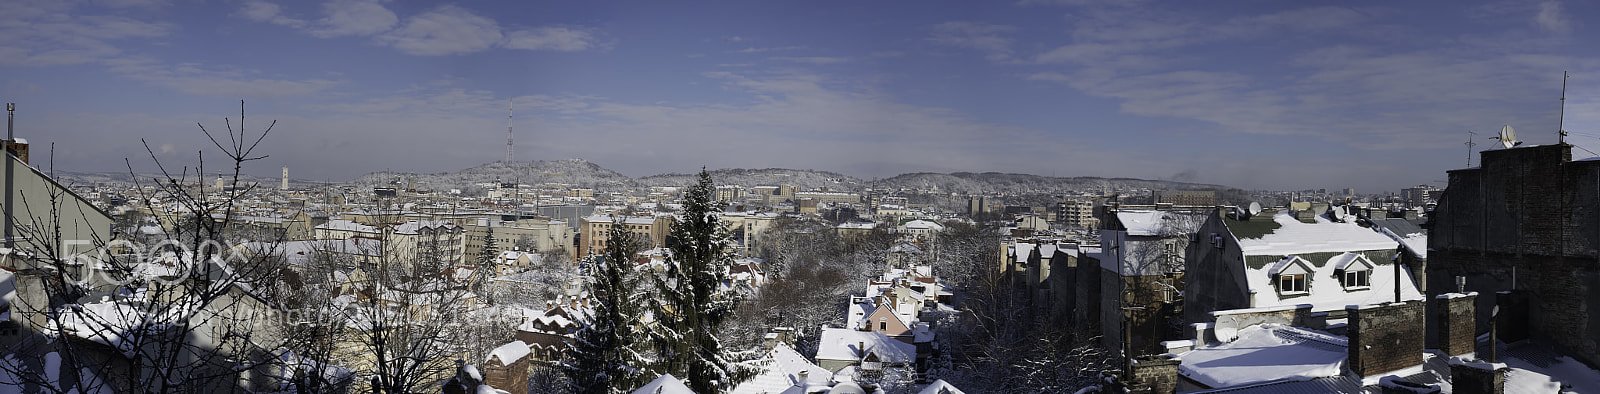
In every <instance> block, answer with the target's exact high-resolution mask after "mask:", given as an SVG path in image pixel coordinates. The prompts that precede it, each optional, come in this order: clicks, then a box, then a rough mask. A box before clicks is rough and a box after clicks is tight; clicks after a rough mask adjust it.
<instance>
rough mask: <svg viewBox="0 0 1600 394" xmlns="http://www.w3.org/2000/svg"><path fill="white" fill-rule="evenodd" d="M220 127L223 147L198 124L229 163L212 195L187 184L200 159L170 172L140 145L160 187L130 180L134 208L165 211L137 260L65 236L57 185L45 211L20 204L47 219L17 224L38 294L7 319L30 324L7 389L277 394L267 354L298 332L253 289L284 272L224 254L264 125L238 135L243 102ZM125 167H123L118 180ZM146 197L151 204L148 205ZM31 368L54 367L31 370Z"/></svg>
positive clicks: (277, 362) (276, 372)
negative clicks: (263, 392) (154, 241)
mask: <svg viewBox="0 0 1600 394" xmlns="http://www.w3.org/2000/svg"><path fill="white" fill-rule="evenodd" d="M225 123H226V125H227V127H226V135H225V137H226V138H225V139H223V138H221V137H223V136H222V135H219V134H216V133H212V132H211V131H209V130H207V129H206V128H205V127H204V126H203V125H201V126H200V129H201V131H202V133H203V134H204V135H205V136H206V137H207V138H208V139H209V140H210V141H211V142H212V143H213V145H214V146H216V147H217V148H218V150H219V151H221V153H222V155H223V157H224V159H225V161H227V162H229V164H231V168H230V170H231V174H232V175H231V177H230V178H228V179H229V180H228V181H227V182H226V183H225V184H224V187H222V188H215V187H204V186H198V187H197V186H194V184H195V183H198V181H199V178H200V177H201V176H202V174H205V172H206V168H205V161H204V153H203V152H202V153H201V154H200V157H199V159H200V161H199V165H197V166H196V167H193V168H190V167H183V168H182V169H181V170H180V171H176V172H174V171H169V170H168V168H167V167H166V166H164V165H163V163H162V162H161V161H160V160H159V159H157V158H156V154H155V153H154V151H153V150H150V149H149V146H148V144H146V150H147V152H150V156H151V159H152V160H154V161H155V164H156V166H157V168H158V169H160V172H161V177H159V178H155V179H149V180H145V179H141V178H139V177H138V176H137V175H135V179H136V186H140V187H139V188H137V189H136V190H138V191H139V196H138V200H139V201H140V202H141V203H143V204H144V205H145V206H151V207H154V206H163V207H166V208H168V209H165V210H160V211H158V214H156V215H153V216H154V219H155V220H156V221H157V223H159V224H160V225H161V226H162V227H163V228H165V229H168V231H166V232H165V233H164V234H161V235H162V238H163V239H162V240H161V241H160V242H159V244H158V246H157V247H156V248H153V249H148V250H138V249H139V248H138V247H137V245H134V244H132V243H128V242H125V241H116V240H109V239H101V238H102V237H94V239H70V238H68V235H67V234H65V233H64V232H63V231H62V229H63V225H62V223H61V220H60V219H62V218H66V217H85V215H83V213H82V212H79V213H77V214H74V215H66V212H61V211H59V207H60V206H62V204H61V203H62V201H63V200H65V199H67V198H68V196H67V192H66V190H65V189H64V188H60V187H59V186H58V185H53V184H52V185H51V186H46V189H49V191H48V192H47V193H46V194H47V195H48V196H49V197H48V198H47V199H48V200H49V201H23V202H22V203H23V204H22V205H25V206H34V205H36V204H38V205H48V206H49V207H50V208H49V211H50V212H47V213H43V214H40V213H33V214H30V215H26V216H27V217H29V218H31V220H32V221H33V223H32V225H23V226H19V227H20V228H22V229H24V232H25V234H23V235H24V236H25V237H27V239H29V242H30V244H31V246H32V247H30V248H28V249H30V250H32V251H33V252H32V253H29V260H31V262H30V264H29V266H28V267H27V270H26V271H27V272H26V274H25V276H26V277H27V279H24V280H23V281H24V282H28V281H33V282H30V283H37V284H38V286H37V287H32V288H30V289H29V290H30V293H31V294H33V296H29V297H22V298H24V299H23V300H22V301H23V304H24V305H22V306H21V308H17V309H20V310H22V311H24V313H25V314H28V315H30V316H28V318H29V319H30V320H31V321H32V322H33V324H32V327H31V328H33V329H34V330H35V332H36V334H37V336H36V337H34V338H36V340H33V341H31V342H27V343H26V344H23V346H25V347H31V348H28V349H27V350H25V351H19V352H12V353H11V357H7V358H5V362H0V368H4V369H5V370H6V372H9V374H10V375H11V376H13V377H18V378H20V379H21V380H22V381H21V382H12V383H19V384H21V385H25V386H29V387H39V388H40V389H41V390H46V391H56V392H71V391H77V392H94V391H104V390H111V391H153V392H185V391H217V390H235V389H239V388H244V389H280V388H282V387H283V386H284V385H285V384H286V382H283V381H281V380H276V379H274V378H275V377H277V376H281V373H280V372H281V371H283V370H285V369H286V368H285V363H283V362H282V357H277V355H278V354H279V350H281V349H284V348H285V345H286V344H289V343H293V342H295V341H296V338H297V337H298V336H299V335H300V334H301V332H299V331H297V330H293V329H289V328H288V327H285V326H284V325H282V324H280V323H279V319H278V317H280V316H281V314H280V312H282V311H283V309H282V308H281V301H282V300H279V299H274V298H273V297H272V295H271V294H270V293H269V292H266V291H263V289H266V288H269V287H270V286H273V285H275V284H276V282H275V281H276V280H277V278H278V277H279V276H280V274H281V270H282V269H283V268H284V266H283V265H282V264H280V263H279V261H278V260H274V259H271V258H267V257H263V256H252V255H249V254H243V253H232V252H231V251H232V248H230V247H229V246H228V245H230V243H231V242H232V241H236V240H237V239H238V238H237V236H236V235H235V234H234V233H233V229H232V227H231V226H230V225H231V224H232V223H233V219H234V216H235V215H236V214H237V213H238V208H239V205H240V203H241V201H242V200H243V199H244V198H245V197H246V195H247V194H249V193H250V191H251V187H250V186H247V185H245V184H244V183H242V182H240V174H241V170H242V169H243V167H244V164H245V163H246V162H250V161H254V160H259V159H262V158H265V157H266V156H257V155H255V154H254V153H253V152H254V151H255V149H256V147H257V146H258V145H259V144H260V142H261V141H262V139H264V138H265V137H266V136H267V135H268V134H270V132H271V130H272V125H269V126H268V127H266V128H265V129H263V130H262V131H259V132H250V131H248V130H247V129H246V128H245V125H244V106H243V102H241V103H240V118H239V124H238V125H237V126H238V127H237V129H236V128H235V125H234V124H233V121H232V119H225ZM273 124H274V125H275V124H276V122H273ZM132 167H133V166H132V164H131V161H130V163H129V172H130V173H133V170H132ZM147 182H148V183H147ZM144 186H148V188H145V187H144ZM158 198H159V199H160V200H161V201H162V202H163V204H157V203H156V201H157V199H158ZM16 220H22V217H21V216H18V217H17V219H16ZM47 223H48V224H47ZM75 244H77V245H89V246H90V248H89V249H90V251H89V252H87V253H86V252H84V251H83V250H77V251H72V253H70V254H69V253H67V252H69V250H67V249H63V248H58V247H57V245H60V246H62V247H66V246H67V245H75ZM129 249H132V250H129ZM113 252H120V253H121V254H113ZM29 357H35V358H33V359H29ZM39 361H45V363H43V364H46V365H60V366H61V367H60V368H59V369H58V370H55V371H39V370H38V369H37V368H32V367H31V366H32V365H37V364H39ZM40 372H45V373H40Z"/></svg>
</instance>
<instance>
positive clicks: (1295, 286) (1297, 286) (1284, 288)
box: [1278, 274, 1306, 293]
mask: <svg viewBox="0 0 1600 394" xmlns="http://www.w3.org/2000/svg"><path fill="white" fill-rule="evenodd" d="M1278 291H1279V292H1283V293H1304V292H1305V291H1306V274H1282V275H1278Z"/></svg>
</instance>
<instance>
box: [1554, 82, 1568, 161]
mask: <svg viewBox="0 0 1600 394" xmlns="http://www.w3.org/2000/svg"><path fill="white" fill-rule="evenodd" d="M1566 122H1567V72H1566V71H1565V70H1563V71H1561V117H1560V120H1557V121H1556V143H1557V144H1565V143H1567V130H1566V128H1565V126H1566Z"/></svg>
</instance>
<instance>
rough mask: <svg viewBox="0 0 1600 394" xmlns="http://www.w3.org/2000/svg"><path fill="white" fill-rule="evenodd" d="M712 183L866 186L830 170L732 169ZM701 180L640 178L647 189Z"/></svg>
mask: <svg viewBox="0 0 1600 394" xmlns="http://www.w3.org/2000/svg"><path fill="white" fill-rule="evenodd" d="M707 172H709V173H710V174H711V180H712V181H714V182H716V183H717V184H718V185H742V186H777V185H782V184H787V185H791V186H794V187H795V188H796V189H800V190H815V189H819V188H823V187H827V188H828V189H829V190H858V189H861V188H862V187H863V186H864V185H862V182H861V180H860V179H856V178H854V177H851V176H848V175H843V174H839V173H835V172H828V171H815V170H791V169H787V168H763V169H759V170H752V169H743V168H732V169H721V170H708V171H707ZM699 178H700V174H699V173H694V174H661V175H651V176H647V177H644V178H639V182H641V183H643V184H644V185H646V186H686V185H689V184H692V183H694V182H695V181H697V180H698V179H699Z"/></svg>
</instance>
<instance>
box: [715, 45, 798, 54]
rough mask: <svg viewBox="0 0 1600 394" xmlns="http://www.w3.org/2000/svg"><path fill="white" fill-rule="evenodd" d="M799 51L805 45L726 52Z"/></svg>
mask: <svg viewBox="0 0 1600 394" xmlns="http://www.w3.org/2000/svg"><path fill="white" fill-rule="evenodd" d="M800 49H806V46H805V45H790V46H782V47H766V48H757V47H748V48H744V49H737V50H732V51H728V52H729V53H762V52H772V51H794V50H800Z"/></svg>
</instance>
